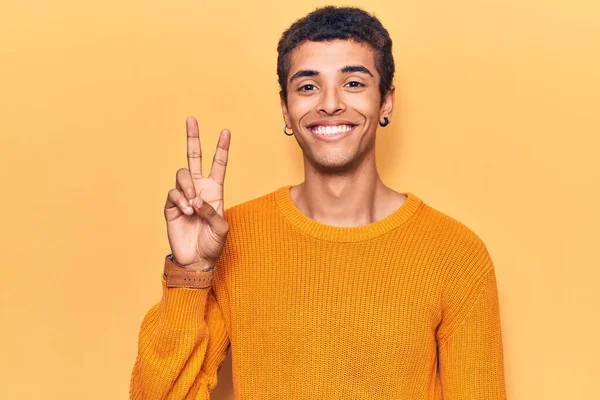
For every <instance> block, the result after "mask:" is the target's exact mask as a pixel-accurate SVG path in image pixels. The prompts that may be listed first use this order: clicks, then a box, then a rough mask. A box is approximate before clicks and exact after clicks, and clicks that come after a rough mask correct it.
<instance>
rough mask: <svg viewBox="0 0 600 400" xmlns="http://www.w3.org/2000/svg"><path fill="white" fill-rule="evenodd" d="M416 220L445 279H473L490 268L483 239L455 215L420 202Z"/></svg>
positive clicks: (490, 264)
mask: <svg viewBox="0 0 600 400" xmlns="http://www.w3.org/2000/svg"><path fill="white" fill-rule="evenodd" d="M416 222H417V223H416V224H414V226H415V230H416V234H417V235H419V237H421V238H424V239H423V240H427V241H429V242H430V243H429V249H430V251H432V252H433V254H434V255H435V256H436V257H435V258H436V259H437V260H438V263H437V264H438V266H439V267H440V268H441V269H442V272H443V274H444V275H446V279H448V280H451V281H452V280H459V281H460V280H462V279H467V280H470V281H477V280H478V279H480V278H481V277H483V275H484V274H485V273H486V272H488V271H489V270H490V269H491V268H492V267H493V263H492V260H491V257H490V253H489V251H488V247H487V245H486V243H485V242H484V240H483V239H482V238H481V236H479V235H478V234H477V233H476V232H475V231H474V229H472V228H471V227H470V226H467V225H466V224H465V223H463V222H462V221H461V220H459V219H458V218H456V217H454V216H450V215H448V214H447V213H445V212H443V211H441V210H439V209H436V208H434V207H432V206H430V205H428V204H425V203H424V204H423V206H422V207H421V209H420V211H419V215H418V218H417V221H416Z"/></svg>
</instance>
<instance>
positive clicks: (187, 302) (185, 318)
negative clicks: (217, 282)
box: [160, 274, 210, 330]
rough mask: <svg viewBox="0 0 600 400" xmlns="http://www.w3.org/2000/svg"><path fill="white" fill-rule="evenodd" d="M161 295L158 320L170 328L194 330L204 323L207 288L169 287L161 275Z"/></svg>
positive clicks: (208, 289) (208, 288)
mask: <svg viewBox="0 0 600 400" xmlns="http://www.w3.org/2000/svg"><path fill="white" fill-rule="evenodd" d="M161 280H162V288H163V297H162V299H161V304H160V320H161V321H160V322H161V324H163V326H164V327H165V328H168V329H172V330H195V329H199V328H200V327H201V326H202V324H203V323H204V314H205V310H206V299H207V297H208V292H209V291H210V287H207V288H198V289H192V288H169V287H167V281H166V279H165V276H164V274H162V275H161Z"/></svg>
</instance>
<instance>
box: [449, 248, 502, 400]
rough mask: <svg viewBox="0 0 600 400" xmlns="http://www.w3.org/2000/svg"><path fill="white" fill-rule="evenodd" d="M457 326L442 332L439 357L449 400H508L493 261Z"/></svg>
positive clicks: (468, 298) (470, 295)
mask: <svg viewBox="0 0 600 400" xmlns="http://www.w3.org/2000/svg"><path fill="white" fill-rule="evenodd" d="M487 262H488V265H489V266H488V267H487V268H486V269H485V270H483V271H482V274H483V275H482V276H481V277H480V278H478V280H477V282H476V283H475V284H474V285H473V287H472V288H471V289H470V291H469V293H468V295H467V296H466V299H465V300H464V302H463V304H462V305H461V307H460V310H458V311H457V312H456V313H457V315H456V318H455V319H454V322H453V323H452V324H451V325H449V326H448V327H445V328H443V329H441V330H440V333H441V335H440V336H441V337H440V338H439V339H438V354H439V367H440V377H441V383H442V392H443V395H444V399H445V400H459V399H460V400H463V399H469V400H504V399H506V391H505V382H504V362H503V350H502V335H501V329H500V310H499V304H498V291H497V285H496V275H495V271H494V267H493V265H492V264H491V260H489V258H487Z"/></svg>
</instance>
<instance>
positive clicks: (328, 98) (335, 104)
mask: <svg viewBox="0 0 600 400" xmlns="http://www.w3.org/2000/svg"><path fill="white" fill-rule="evenodd" d="M317 107H318V108H317V111H318V112H319V113H321V114H327V115H335V114H339V113H341V112H343V111H344V110H345V109H346V105H345V104H344V101H343V99H342V96H341V95H340V93H339V92H338V90H337V89H336V88H329V89H325V90H324V91H323V92H322V95H321V99H320V101H319V104H318V106H317Z"/></svg>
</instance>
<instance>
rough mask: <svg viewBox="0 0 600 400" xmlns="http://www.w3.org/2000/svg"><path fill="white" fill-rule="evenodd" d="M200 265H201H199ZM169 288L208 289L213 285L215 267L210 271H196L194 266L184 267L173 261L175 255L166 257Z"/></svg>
mask: <svg viewBox="0 0 600 400" xmlns="http://www.w3.org/2000/svg"><path fill="white" fill-rule="evenodd" d="M198 265H200V263H198ZM164 273H165V278H166V281H167V287H186V288H194V289H200V288H207V287H210V286H211V285H212V280H213V273H214V267H213V268H211V269H209V270H208V271H203V270H201V269H194V264H190V265H189V266H187V267H185V268H184V267H182V266H181V265H178V264H176V263H175V261H173V254H169V255H168V256H166V257H165V271H164Z"/></svg>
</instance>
